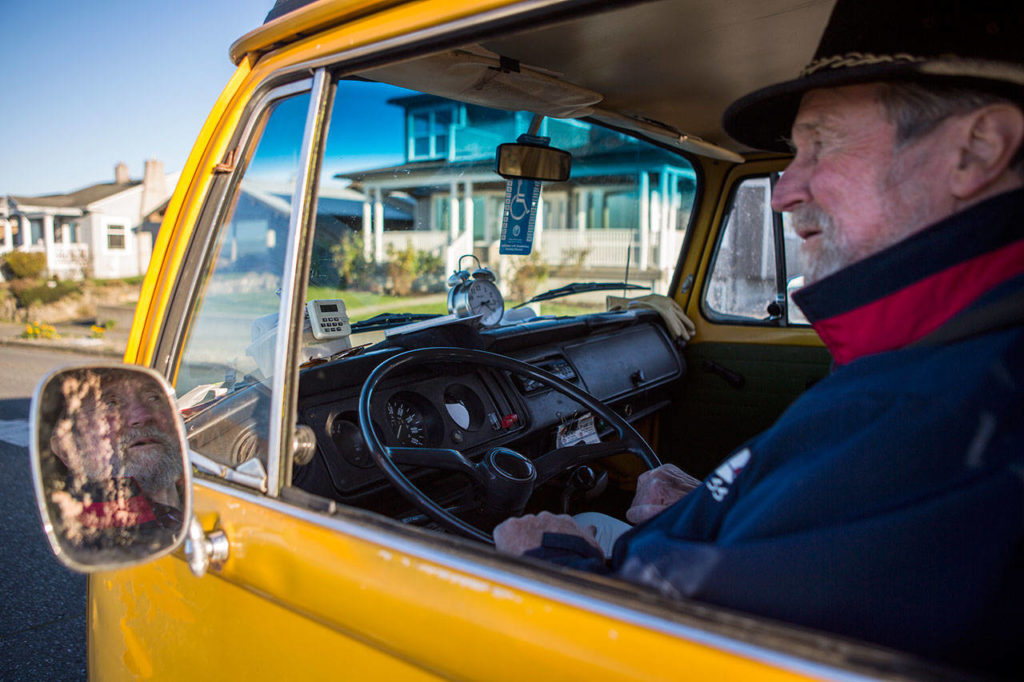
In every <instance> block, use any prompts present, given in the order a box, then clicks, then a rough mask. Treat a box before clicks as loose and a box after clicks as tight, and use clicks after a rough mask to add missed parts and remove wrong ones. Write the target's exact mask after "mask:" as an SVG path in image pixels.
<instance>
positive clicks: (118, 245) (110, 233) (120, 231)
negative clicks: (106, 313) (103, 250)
mask: <svg viewBox="0 0 1024 682" xmlns="http://www.w3.org/2000/svg"><path fill="white" fill-rule="evenodd" d="M125 248H126V247H125V227H124V225H107V249H109V250H110V251H124V250H125Z"/></svg>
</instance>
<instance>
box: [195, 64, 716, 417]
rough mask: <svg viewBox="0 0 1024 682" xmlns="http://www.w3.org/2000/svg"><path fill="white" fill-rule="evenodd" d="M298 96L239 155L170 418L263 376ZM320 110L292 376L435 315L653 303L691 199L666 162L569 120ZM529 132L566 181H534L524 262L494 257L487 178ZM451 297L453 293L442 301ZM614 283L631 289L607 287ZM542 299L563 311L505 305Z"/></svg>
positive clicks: (495, 218) (486, 316)
mask: <svg viewBox="0 0 1024 682" xmlns="http://www.w3.org/2000/svg"><path fill="white" fill-rule="evenodd" d="M297 89H298V90H301V87H284V88H282V89H281V90H280V91H279V92H275V93H272V95H271V97H270V103H269V104H268V105H267V107H266V108H265V109H264V110H263V111H262V112H261V113H260V114H259V117H258V119H257V125H256V127H255V134H254V136H253V138H252V139H251V141H250V142H249V144H248V146H247V147H246V159H245V162H244V165H243V166H242V167H243V168H244V172H243V174H242V176H241V180H240V182H239V183H238V184H237V186H236V189H235V190H234V195H233V197H232V198H231V200H230V202H229V204H228V206H229V207H230V208H229V209H228V210H226V212H225V214H224V215H225V219H224V221H223V222H222V223H221V225H220V229H219V232H218V236H217V244H216V247H215V250H214V253H215V258H214V259H213V261H212V263H211V267H212V270H211V271H210V272H209V274H208V276H207V279H206V280H205V284H204V285H203V287H202V295H201V297H202V300H201V302H200V303H199V305H198V309H197V311H196V313H195V317H194V321H193V324H192V325H191V327H190V330H189V338H188V339H187V340H186V344H185V350H184V353H183V356H182V360H181V363H180V365H179V371H178V375H177V379H176V384H175V388H176V390H177V391H178V394H179V396H181V397H182V398H181V403H182V406H183V407H187V406H189V405H194V404H197V403H201V402H205V401H207V400H209V399H211V398H213V397H215V395H217V394H219V395H223V392H224V391H227V392H231V391H232V390H237V389H239V388H241V387H244V386H247V385H251V384H252V383H253V382H261V383H262V382H263V381H264V380H265V379H266V378H268V377H270V376H272V375H273V373H274V368H273V361H274V351H275V348H276V344H277V338H278V331H279V328H278V324H277V314H278V311H279V306H280V296H279V291H280V290H281V288H282V286H283V280H282V275H283V273H284V272H285V271H286V267H285V265H286V264H285V259H286V255H285V246H286V243H287V235H288V226H289V221H290V217H291V215H292V212H293V205H292V204H293V195H294V192H295V186H296V180H297V177H298V170H299V159H300V157H301V154H300V153H301V146H302V140H303V139H304V135H303V131H304V128H305V124H306V120H307V116H308V108H309V102H310V97H309V94H308V92H296V90H297ZM330 111H331V115H330V120H329V124H328V129H327V133H326V137H325V143H324V153H323V157H322V160H321V168H320V172H319V175H318V181H317V182H318V186H317V203H316V212H315V232H314V238H313V245H312V252H311V253H312V257H311V261H310V267H309V271H308V273H307V274H306V277H307V285H308V289H307V300H308V304H307V319H306V329H305V331H304V334H303V342H302V358H301V361H302V362H308V361H312V360H316V359H324V358H329V357H333V356H336V355H337V354H338V353H340V352H344V351H346V350H348V349H349V348H353V347H359V346H363V345H366V344H370V343H375V342H377V341H380V340H382V339H384V338H385V335H387V334H390V333H400V332H396V330H397V329H399V328H404V329H403V331H407V330H408V329H409V328H411V327H410V325H413V324H418V325H423V324H430V323H431V321H430V319H429V318H432V317H435V316H436V317H440V318H442V321H443V319H444V317H443V316H447V315H448V314H449V313H451V312H455V313H456V314H458V315H461V316H477V317H478V319H480V320H481V321H482V322H484V323H485V324H489V325H492V326H499V325H506V324H514V323H518V322H521V321H523V320H529V319H536V317H538V316H547V315H558V316H563V315H577V314H586V313H592V312H598V311H603V310H605V308H606V304H605V300H606V297H607V296H608V295H616V296H622V295H627V296H637V295H643V294H646V293H648V290H647V289H637V288H636V287H645V288H647V287H649V289H650V290H652V291H654V292H657V293H665V292H666V291H667V288H668V284H669V281H670V279H671V277H672V271H673V268H674V266H675V262H676V258H677V255H678V253H679V249H680V246H681V244H682V241H683V237H684V235H685V231H686V228H687V226H688V223H689V219H690V212H691V208H692V205H693V201H694V196H695V193H696V184H695V173H694V171H693V168H692V166H691V165H690V164H689V162H688V161H687V160H686V159H685V158H683V157H682V156H679V155H678V154H675V153H673V152H671V151H668V150H666V149H663V148H660V147H657V146H655V145H653V144H649V143H647V142H643V141H640V140H637V139H635V138H632V137H630V136H628V135H626V134H623V133H620V132H616V131H614V130H610V129H607V128H603V127H600V126H597V125H595V124H591V123H588V122H586V121H582V120H576V119H558V118H551V117H544V118H542V119H541V118H538V119H536V120H535V117H534V115H533V114H532V113H531V112H528V111H507V110H502V109H492V108H488V107H485V106H481V105H479V104H469V103H466V102H460V101H455V100H452V99H446V98H444V97H440V96H436V95H430V94H424V93H420V92H415V91H413V90H409V89H405V88H400V87H396V86H392V85H387V84H383V83H378V82H372V81H365V80H358V81H357V80H343V81H340V82H338V83H337V85H336V88H335V91H334V95H333V99H332V107H331V110H330ZM531 123H534V124H537V127H536V130H535V131H534V133H535V136H539V137H542V138H547V139H548V140H549V141H550V142H549V144H550V145H551V146H553V147H556V148H559V149H563V150H566V151H568V152H569V153H571V155H572V171H571V174H570V177H569V179H568V180H567V181H564V182H544V183H537V185H538V186H539V197H538V200H537V203H536V205H535V207H534V209H533V211H532V213H533V216H534V218H533V240H532V244H531V245H530V248H529V253H528V254H523V255H509V254H503V253H502V250H503V249H502V246H501V244H502V242H501V234H502V226H503V221H504V217H505V203H506V190H507V189H508V184H509V183H508V182H507V181H506V180H505V179H503V178H502V177H500V176H499V175H498V174H497V173H496V172H495V154H496V150H497V148H498V146H499V145H500V144H504V143H509V142H516V141H517V139H518V138H519V136H520V135H522V134H524V133H527V132H528V131H530V130H531ZM510 213H511V212H510ZM511 231H512V230H509V232H511ZM519 247H520V249H519V250H520V251H522V250H523V249H522V244H521V243H520V244H519ZM463 269H465V270H466V276H464V277H463V278H461V279H460V278H458V277H455V278H452V277H451V276H452V274H453V273H454V272H456V271H457V270H463ZM478 271H479V272H478ZM474 275H476V276H474ZM478 280H485V281H484V282H480V281H478ZM460 282H461V283H462V284H463V287H462V288H461V289H460V290H459V291H461V292H462V294H463V295H462V296H461V297H460V296H452V297H449V295H448V294H449V290H450V288H451V285H452V284H456V285H457V284H459V283H460ZM622 282H628V283H629V285H630V286H629V287H626V286H621V287H620V286H618V285H616V286H614V287H612V288H608V286H607V283H622ZM580 283H583V284H588V283H598V284H602V283H603V284H605V285H606V286H604V287H603V288H602V287H593V286H580ZM558 288H564V291H563V292H560V293H562V294H563V295H560V296H554V297H543V296H542V297H541V298H540V300H537V301H535V302H532V303H528V304H527V305H521V304H523V303H524V302H526V301H529V300H530V299H531V298H534V297H537V296H538V295H539V294H543V293H545V292H547V291H549V290H552V289H558ZM595 289H596V290H595ZM517 306H518V307H517ZM503 311H504V312H503Z"/></svg>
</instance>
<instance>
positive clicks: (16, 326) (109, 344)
mask: <svg viewBox="0 0 1024 682" xmlns="http://www.w3.org/2000/svg"><path fill="white" fill-rule="evenodd" d="M52 326H53V327H54V328H55V329H56V330H57V334H58V335H59V338H55V339H26V338H22V336H21V335H22V333H23V332H24V331H25V325H24V324H23V323H20V322H0V346H23V347H28V348H40V349H49V350H63V351H71V352H74V353H85V354H89V355H102V356H106V357H109V358H113V359H118V360H120V359H121V358H122V357H123V356H124V349H125V347H126V346H127V345H128V332H129V330H128V329H127V328H125V329H121V328H119V327H115V328H113V329H108V330H107V331H106V332H105V333H104V334H103V338H101V339H96V338H92V337H91V335H92V330H91V328H90V327H91V325H90V324H88V323H76V322H63V323H60V324H55V325H52Z"/></svg>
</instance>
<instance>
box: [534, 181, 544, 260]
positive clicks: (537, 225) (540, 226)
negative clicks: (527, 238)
mask: <svg viewBox="0 0 1024 682" xmlns="http://www.w3.org/2000/svg"><path fill="white" fill-rule="evenodd" d="M543 192H544V190H541V196H540V198H538V199H537V217H536V218H535V220H534V223H533V248H535V249H537V250H538V251H540V248H541V236H542V235H543V233H544V196H543Z"/></svg>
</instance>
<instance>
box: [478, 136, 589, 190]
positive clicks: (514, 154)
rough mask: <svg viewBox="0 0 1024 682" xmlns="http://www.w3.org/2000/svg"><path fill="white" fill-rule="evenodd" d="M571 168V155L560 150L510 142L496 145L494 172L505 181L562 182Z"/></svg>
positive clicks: (567, 176) (566, 178) (567, 177)
mask: <svg viewBox="0 0 1024 682" xmlns="http://www.w3.org/2000/svg"><path fill="white" fill-rule="evenodd" d="M571 168H572V154H570V153H569V152H567V151H565V150H562V149H555V148H554V147H544V146H540V145H533V144H522V143H511V142H510V143H507V144H500V145H498V163H497V168H496V170H497V172H498V175H500V176H501V177H503V178H505V179H506V180H514V179H516V178H522V179H524V180H545V181H548V182H564V181H566V180H568V179H569V171H570V170H571Z"/></svg>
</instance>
